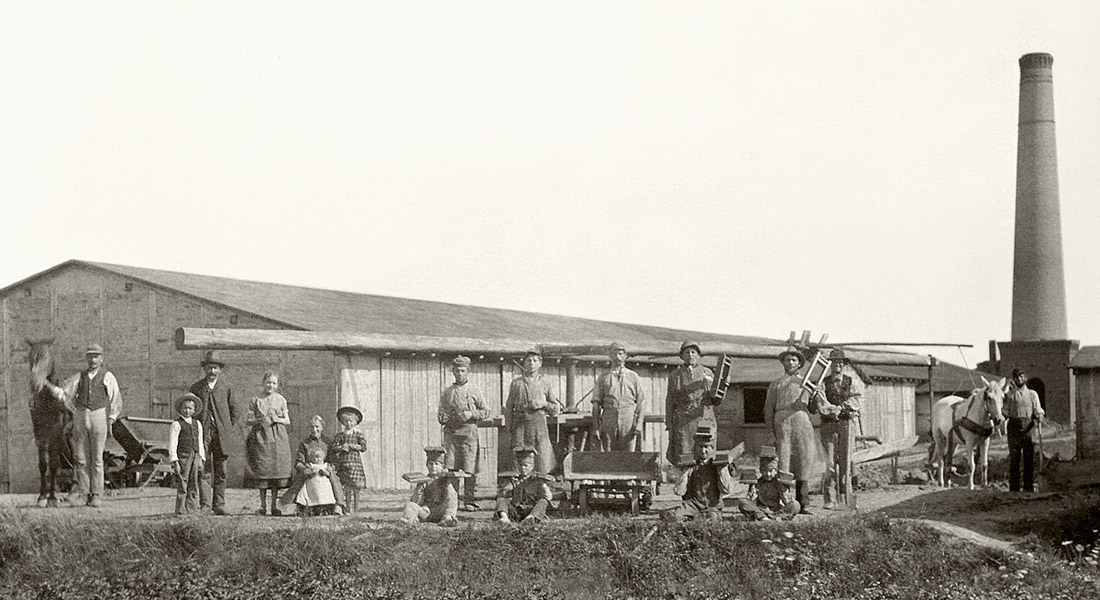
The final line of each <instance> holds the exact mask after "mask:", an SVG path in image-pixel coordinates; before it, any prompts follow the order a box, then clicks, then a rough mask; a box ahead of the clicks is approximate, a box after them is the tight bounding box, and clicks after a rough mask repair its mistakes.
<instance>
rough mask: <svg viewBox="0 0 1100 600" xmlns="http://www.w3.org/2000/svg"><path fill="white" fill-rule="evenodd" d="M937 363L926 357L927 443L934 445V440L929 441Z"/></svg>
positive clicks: (932, 357) (932, 358)
mask: <svg viewBox="0 0 1100 600" xmlns="http://www.w3.org/2000/svg"><path fill="white" fill-rule="evenodd" d="M938 362H939V361H937V360H936V357H935V356H932V355H931V354H929V355H928V435H929V443H934V441H935V440H932V439H931V436H932V407H933V406H934V405H935V404H936V386H935V385H933V381H932V377H933V376H934V375H935V373H936V364H938Z"/></svg>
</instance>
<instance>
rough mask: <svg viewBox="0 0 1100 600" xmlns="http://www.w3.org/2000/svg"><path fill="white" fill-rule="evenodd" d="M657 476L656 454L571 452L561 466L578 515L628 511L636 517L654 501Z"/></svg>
mask: <svg viewBox="0 0 1100 600" xmlns="http://www.w3.org/2000/svg"><path fill="white" fill-rule="evenodd" d="M660 473H661V462H660V459H659V454H658V453H656V452H623V451H619V452H570V453H569V454H567V455H565V460H564V461H563V463H562V478H563V479H564V480H565V481H566V482H568V483H569V484H570V488H571V493H570V497H569V500H570V502H571V504H572V505H573V506H575V507H576V508H577V510H578V511H579V512H580V514H581V515H585V514H587V513H588V511H589V509H590V508H621V507H628V508H629V509H630V514H631V515H634V516H637V515H638V513H639V512H641V510H642V509H645V508H649V505H650V503H651V502H652V501H653V494H654V486H655V484H656V481H657V479H658V477H660Z"/></svg>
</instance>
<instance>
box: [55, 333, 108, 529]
mask: <svg viewBox="0 0 1100 600" xmlns="http://www.w3.org/2000/svg"><path fill="white" fill-rule="evenodd" d="M84 358H85V360H86V361H87V363H88V368H87V369H85V370H84V371H81V372H80V374H79V375H77V376H76V377H75V378H73V379H71V380H70V381H69V382H68V383H67V384H66V385H65V386H64V387H65V388H66V394H65V396H66V397H67V398H72V399H73V408H74V410H73V442H72V443H73V463H75V464H74V465H73V471H74V472H75V476H76V482H75V484H76V489H77V490H79V492H78V493H79V494H80V495H78V496H77V497H78V498H82V499H83V501H84V503H85V504H87V505H88V506H91V507H93V508H96V507H98V506H99V503H100V496H102V495H103V447H104V445H106V443H107V436H108V435H109V434H110V431H111V427H112V426H113V425H114V424H115V420H116V419H118V415H119V413H121V412H122V392H121V391H119V388H118V380H116V379H115V376H114V374H113V373H111V372H110V371H108V370H107V368H106V367H105V366H103V346H100V345H99V344H92V345H90V346H88V348H87V349H86V350H85V351H84ZM73 506H77V503H75V502H74V503H73Z"/></svg>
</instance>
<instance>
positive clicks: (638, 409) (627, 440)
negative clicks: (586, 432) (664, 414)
mask: <svg viewBox="0 0 1100 600" xmlns="http://www.w3.org/2000/svg"><path fill="white" fill-rule="evenodd" d="M608 356H609V358H610V359H611V369H610V370H609V371H608V372H606V373H604V374H602V375H600V376H599V377H598V378H597V379H596V387H595V389H593V392H592V436H593V437H594V438H595V439H596V441H597V443H598V444H599V449H600V450H602V451H604V452H608V451H611V450H615V451H619V450H627V451H632V450H635V449H636V448H635V446H636V445H637V442H638V440H639V439H640V435H641V432H642V419H643V418H644V417H645V399H646V398H645V387H644V386H643V385H642V380H641V378H639V377H638V374H637V373H635V372H634V371H631V370H630V369H628V368H626V346H624V345H623V344H620V343H615V344H611V347H610V352H609V354H608Z"/></svg>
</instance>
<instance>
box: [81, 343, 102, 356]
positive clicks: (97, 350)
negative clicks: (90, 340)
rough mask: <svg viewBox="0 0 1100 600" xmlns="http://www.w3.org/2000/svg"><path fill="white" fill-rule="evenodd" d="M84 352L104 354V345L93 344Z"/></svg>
mask: <svg viewBox="0 0 1100 600" xmlns="http://www.w3.org/2000/svg"><path fill="white" fill-rule="evenodd" d="M84 354H103V346H100V345H99V344H91V345H89V346H88V348H87V349H86V350H84Z"/></svg>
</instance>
